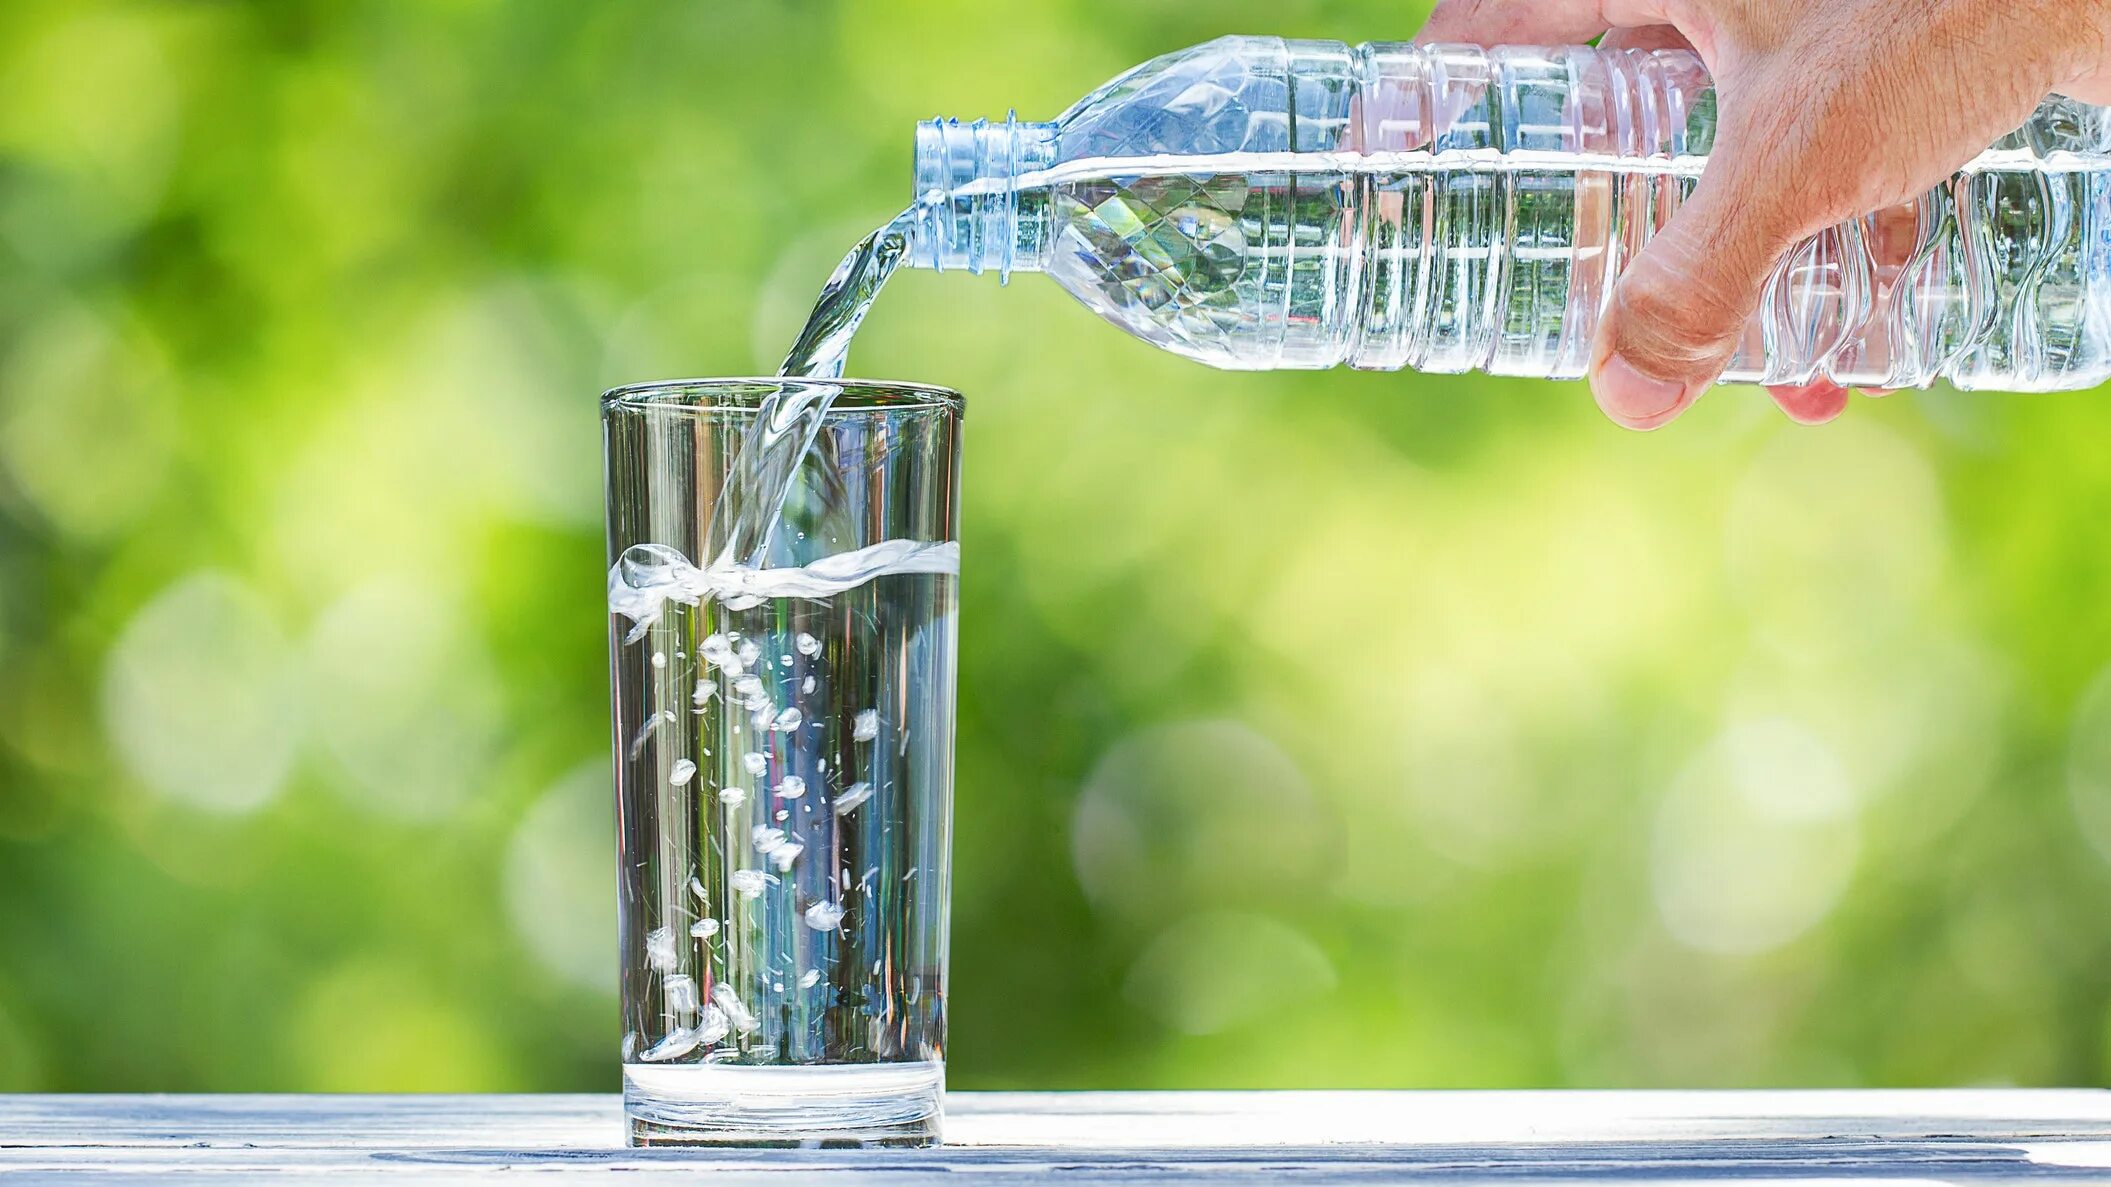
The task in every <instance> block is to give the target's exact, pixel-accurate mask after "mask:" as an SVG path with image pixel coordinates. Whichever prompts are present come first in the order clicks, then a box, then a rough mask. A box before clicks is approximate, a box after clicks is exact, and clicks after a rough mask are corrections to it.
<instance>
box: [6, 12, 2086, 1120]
mask: <svg viewBox="0 0 2111 1187" xmlns="http://www.w3.org/2000/svg"><path fill="white" fill-rule="evenodd" d="M1421 15H1422V13H1421V11H1420V10H1419V9H1418V8H1417V6H1415V5H1413V4H1397V3H1384V2H1380V0H1362V2H1350V0H1273V2H1271V3H1266V4H1263V3H1259V2H1256V0H1229V2H1224V3H1213V4H1199V3H1196V4H1172V3H1150V4H1139V3H1134V2H1133V0H1034V2H1032V3H1026V4H994V3H989V2H987V0H930V2H917V3H903V2H895V0H885V2H881V0H840V2H835V3H830V2H826V0H804V2H786V3H777V4H764V3H759V2H756V0H708V2H701V3H657V4H645V3H591V4H582V3H559V2H554V0H553V2H542V3H517V4H502V3H496V2H480V0H455V2H448V3H438V2H433V3H377V4H364V5H333V4H316V3H273V4H240V3H231V2H229V3H215V2H208V0H194V2H188V3H174V2H171V3H151V4H150V3H140V4H131V5H110V6H99V5H88V4H81V3H72V2H66V0H13V2H12V3H10V4H8V5H6V6H4V7H0V1089H5V1090H35V1089H113V1090H114V1089H289V1090H290V1089H310V1090H313V1089H463V1090H473V1089H609V1088H613V1087H614V1086H615V1084H616V1046H617V1023H616V1017H615V1009H614V1001H613V986H614V959H613V929H614V876H613V865H612V863H613V858H612V847H613V825H612V820H611V803H610V794H609V789H608V773H607V762H608V745H609V742H608V726H607V724H606V712H607V701H606V696H607V692H606V674H605V660H604V656H605V651H604V648H605V633H604V632H605V618H604V613H603V608H602V598H603V571H604V558H603V551H602V547H603V546H602V541H601V528H600V515H601V510H600V490H599V464H600V462H599V452H598V451H599V435H598V428H597V424H596V407H595V399H594V397H595V395H596V393H598V392H599V391H600V390H601V389H602V388H603V387H606V386H608V385H611V384H614V383H617V382H620V381H628V380H639V379H647V378H658V377H667V376H675V375H694V374H742V373H754V372H758V371H765V370H767V369H769V368H770V367H771V366H772V365H773V364H774V363H775V361H776V359H777V358H778V356H779V355H780V354H781V353H782V351H783V349H784V347H785V345H786V344H787V343H788V342H789V340H790V338H791V335H792V333H793V330H794V329H795V326H796V323H797V321H798V319H799V317H800V315H801V313H803V311H804V307H805V305H806V304H807V303H808V302H809V301H810V300H811V299H812V296H813V293H814V292H815V290H816V288H817V287H818V286H819V284H820V282H821V280H822V278H823V277H824V276H825V275H826V273H827V271H828V269H829V267H830V266H831V265H832V264H833V262H834V261H835V259H836V258H837V257H838V256H839V255H840V254H841V253H842V251H843V250H844V249H845V248H846V247H847V246H848V245H849V244H850V243H851V242H852V241H853V240H854V239H855V238H856V237H857V236H859V235H860V234H862V233H863V232H865V231H867V230H869V229H870V228H871V227H873V226H874V225H876V224H877V223H878V222H879V221H880V220H882V219H883V218H885V217H886V216H888V215H889V214H891V213H892V212H893V211H894V210H896V209H899V208H900V206H901V205H902V204H903V203H904V202H905V201H906V199H907V197H908V178H907V172H908V155H909V139H910V132H911V127H912V123H913V121H915V120H917V119H919V118H924V117H928V116H931V115H934V114H940V113H944V114H952V115H958V116H961V117H964V118H966V117H973V116H977V115H988V114H999V115H1001V114H1002V112H1003V111H1004V110H1005V109H1007V108H1009V107H1013V106H1016V107H1017V108H1018V109H1019V110H1020V112H1021V113H1023V114H1025V115H1027V116H1047V115H1052V114H1054V113H1055V112H1057V111H1059V110H1061V109H1062V108H1063V107H1065V106H1067V105H1068V104H1069V103H1070V102H1071V101H1072V100H1073V99H1074V98H1076V97H1077V96H1079V95H1080V94H1082V93H1083V92H1084V91H1086V90H1087V89H1089V88H1090V87H1092V86H1094V85H1096V84H1098V83H1099V82H1101V81H1102V80H1104V79H1105V78H1107V77H1109V76H1111V75H1113V74H1114V73H1116V72H1118V71H1120V70H1121V69H1123V68H1125V67H1127V66H1129V65H1131V64H1133V63H1135V62H1138V61H1141V60H1143V59H1145V58H1148V57H1151V56H1153V55H1155V54H1158V53H1161V52H1163V51H1166V50H1169V49H1173V48H1177V47H1180V46H1183V45H1186V44H1190V43H1193V42H1198V41H1202V40H1204V39H1207V38H1210V37H1213V36H1215V35H1218V34H1220V33H1225V32H1251V33H1281V34H1288V35H1299V36H1314V37H1336V38H1342V39H1346V40H1351V41H1355V40H1362V39H1367V38H1384V37H1404V36H1406V35H1408V34H1410V33H1411V32H1412V31H1413V29H1414V28H1415V27H1416V25H1417V24H1418V23H1419V21H1420V18H1421ZM868 324H869V329H868V331H867V332H866V333H865V334H864V335H863V337H862V338H861V341H860V345H859V347H858V349H857V351H856V352H854V354H853V359H852V371H853V373H856V374H867V375H874V376H880V377H888V378H902V379H917V380H925V381H931V382H937V383H944V384H949V385H952V386H955V387H957V388H959V389H961V390H963V391H964V392H966V393H967V394H968V401H969V404H968V406H969V415H968V421H967V424H968V431H967V482H966V492H967V493H966V507H967V518H966V526H965V548H966V556H967V558H968V559H967V564H966V570H965V574H966V575H965V581H964V606H963V619H962V621H963V627H962V632H961V657H962V665H963V675H962V683H961V690H960V711H961V720H962V728H961V732H960V759H959V769H960V779H959V797H958V842H957V878H956V894H955V901H956V908H955V919H956V921H957V924H956V928H955V933H954V954H955V962H954V980H953V1001H954V1010H955V1013H954V1042H953V1044H952V1049H951V1052H950V1055H951V1061H952V1071H953V1082H954V1084H955V1085H956V1086H958V1087H968V1088H978V1087H998V1086H1032V1087H1070V1086H1108V1087H1144V1086H1253V1085H1275V1086H1285V1087H1297V1086H1361V1085H1395V1086H1413V1085H1431V1086H1443V1085H1542V1084H1544V1085H1560V1084H1588V1085H1667V1086H1686V1085H1770V1084H1792V1083H1793V1084H1821V1085H1849V1084H1933V1083H1952V1082H1972V1083H1979V1082H2014V1083H2024V1084H2040V1083H2102V1082H2106V1080H2107V1079H2111V929H2107V928H2106V926H2105V919H2106V911H2107V908H2111V864H2107V859H2111V680H2107V679H2106V678H2105V676H2104V674H2105V673H2106V671H2107V665H2111V607H2107V595H2111V559H2107V557H2111V550H2107V544H2106V540H2105V525H2106V523H2107V520H2111V406H2107V404H2106V402H2105V400H2104V398H2103V396H2102V394H2101V393H2077V394H2071V395H2061V396H2046V397H2036V398H2010V397H1998V396H1991V397H1990V396H1978V397H1969V396H1960V395H1958V394H1956V393H1952V392H1947V391H1936V392H1931V393H1925V394H1920V395H1907V396H1900V397H1897V398H1893V399H1890V400H1887V401H1883V402H1880V403H1879V402H1870V401H1861V402H1858V403H1857V404H1856V405H1855V406H1854V407H1853V408H1852V409H1851V410H1850V411H1849V413H1848V414H1847V416H1846V417H1845V418H1844V419H1843V420H1842V421H1840V422H1839V423H1837V424H1835V425H1833V426H1831V427H1828V428H1825V429H1822V430H1807V429H1796V428H1793V427H1791V426H1789V425H1788V424H1786V422H1784V421H1783V419H1782V418H1781V417H1780V416H1779V415H1777V414H1776V413H1774V412H1772V411H1771V410H1770V408H1769V407H1768V406H1767V405H1766V403H1765V401H1764V400H1763V399H1762V398H1761V397H1760V396H1759V395H1758V394H1757V393H1756V392H1753V391H1750V390H1738V389H1727V390H1723V391H1720V392H1718V393H1717V394H1715V395H1714V396H1712V397H1710V398H1709V399H1708V400H1706V401H1705V402H1704V403H1703V404H1702V405H1701V406H1700V407H1699V408H1698V409H1697V410H1696V411H1695V412H1694V413H1693V414H1692V415H1690V416H1688V417H1687V418H1686V419H1685V420H1684V421H1682V422H1681V423H1680V424H1679V425H1677V426H1676V427H1675V428H1673V429H1671V430H1669V431H1667V432H1664V433H1660V434H1657V435H1654V436H1648V437H1643V436H1636V435H1630V434H1627V433H1624V432H1622V431H1620V430H1617V429H1615V428H1613V427H1611V426H1610V425H1608V424H1606V423H1604V422H1602V421H1601V420H1600V419H1599V417H1598V415H1597V414H1596V412H1595V411H1594V410H1593V409H1592V408H1591V406H1590V402H1589V400H1588V397H1587V396H1586V394H1585V391H1584V389H1583V388H1582V387H1580V386H1577V385H1552V384H1544V383H1528V382H1514V381H1506V380H1494V379H1488V378H1483V377H1440V376H1414V375H1373V374H1354V373H1340V374H1317V375H1313V374H1287V373H1286V374H1274V375H1225V374H1217V373H1213V372H1211V371H1208V370H1205V369H1202V368H1200V367H1197V366H1194V365H1191V364H1188V363H1184V362H1182V361H1180V360H1178V359H1175V358H1172V357H1170V356H1166V355H1161V354H1158V353H1155V352H1153V351H1152V350H1150V349H1149V348H1147V347H1145V346H1143V345H1141V344H1139V343H1136V342H1134V341H1131V340H1129V339H1128V338H1126V337H1124V336H1122V335H1121V334H1119V333H1117V332H1116V331H1114V330H1111V329H1109V328H1106V327H1104V326H1102V325H1100V324H1099V323H1098V322H1096V321H1095V320H1094V319H1093V318H1092V317H1091V316H1090V315H1088V314H1087V313H1085V312H1084V311H1083V310H1081V309H1079V308H1077V307H1076V306H1075V305H1074V304H1073V303H1072V302H1071V301H1070V300H1069V298H1067V297H1065V296H1064V295H1063V294H1062V293H1061V292H1059V291H1058V290H1057V289H1056V288H1055V287H1054V286H1053V285H1051V284H1048V283H1047V282H1046V281H1045V280H1042V279H1041V278H1037V277H1031V276H1027V277H1021V278H1019V280H1018V282H1017V283H1015V284H1013V285H1012V286H1010V287H1009V288H1007V289H1003V290H1001V291H1000V290H999V289H998V288H997V286H996V283H995V281H994V279H993V278H989V277H983V278H973V277H967V276H962V275H946V276H933V275H929V274H910V275H905V276H903V277H902V278H900V279H898V280H897V281H896V283H895V287H894V288H893V290H892V291H890V292H889V294H888V295H887V297H886V299H885V300H883V301H882V302H881V303H880V305H879V306H878V308H877V310H876V311H875V312H874V314H873V316H872V319H871V321H870V322H869V323H868Z"/></svg>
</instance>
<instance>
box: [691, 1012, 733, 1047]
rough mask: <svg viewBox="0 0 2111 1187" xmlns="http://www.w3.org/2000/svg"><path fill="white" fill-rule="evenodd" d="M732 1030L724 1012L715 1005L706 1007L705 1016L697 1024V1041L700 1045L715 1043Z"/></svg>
mask: <svg viewBox="0 0 2111 1187" xmlns="http://www.w3.org/2000/svg"><path fill="white" fill-rule="evenodd" d="M731 1029H732V1027H731V1026H730V1025H729V1024H728V1023H727V1021H726V1012H725V1011H724V1010H721V1009H719V1008H718V1007H717V1006H715V1005H712V1006H705V1007H704V1016H703V1017H702V1018H700V1019H698V1020H697V1023H696V1031H695V1034H696V1041H697V1042H699V1043H715V1042H717V1041H718V1040H720V1039H722V1038H725V1037H726V1032H727V1031H728V1030H731Z"/></svg>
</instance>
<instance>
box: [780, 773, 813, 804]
mask: <svg viewBox="0 0 2111 1187" xmlns="http://www.w3.org/2000/svg"><path fill="white" fill-rule="evenodd" d="M775 790H776V792H777V797H778V798H779V799H786V800H796V799H798V798H799V797H800V796H802V795H805V794H806V780H804V779H801V778H800V777H799V776H797V775H786V776H785V777H784V778H783V779H781V780H779V781H778V782H777V786H776V788H775Z"/></svg>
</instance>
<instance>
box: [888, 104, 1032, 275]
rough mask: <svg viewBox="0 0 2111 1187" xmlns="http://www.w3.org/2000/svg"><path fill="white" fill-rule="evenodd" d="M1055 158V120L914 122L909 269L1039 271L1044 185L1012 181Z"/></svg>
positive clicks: (1009, 273) (999, 273)
mask: <svg viewBox="0 0 2111 1187" xmlns="http://www.w3.org/2000/svg"><path fill="white" fill-rule="evenodd" d="M1055 158H1056V125H1054V124H1022V123H1020V122H1019V117H1018V116H1017V114H1014V115H1012V116H1011V117H1010V118H1009V119H1007V120H1006V121H1005V122H1004V123H1002V124H992V123H990V122H989V121H988V120H976V121H974V122H973V123H967V124H963V123H961V122H960V121H959V120H950V119H948V120H925V121H923V122H922V123H919V124H918V125H916V205H917V211H918V219H917V223H916V231H915V233H914V235H913V236H912V237H911V240H910V244H909V258H908V262H909V264H910V265H911V266H912V267H917V268H932V269H936V270H937V271H940V272H943V271H945V270H947V269H949V268H956V269H966V270H967V271H969V272H975V273H981V272H986V271H989V270H991V269H995V270H996V272H997V274H998V276H999V277H1001V278H1007V279H1008V278H1009V277H1010V276H1011V274H1012V273H1013V272H1020V271H1024V272H1039V271H1041V270H1042V269H1043V268H1045V267H1047V264H1048V256H1049V253H1050V251H1051V250H1052V249H1053V246H1054V244H1053V236H1052V235H1051V234H1050V219H1049V190H1048V187H1047V186H1041V185H1028V186H1026V187H1024V188H1021V187H1020V186H1019V185H1018V184H1017V182H1018V179H1020V178H1022V177H1025V176H1027V175H1029V174H1032V173H1035V172H1037V171H1039V170H1043V169H1046V168H1048V167H1049V166H1050V165H1053V164H1054V163H1055Z"/></svg>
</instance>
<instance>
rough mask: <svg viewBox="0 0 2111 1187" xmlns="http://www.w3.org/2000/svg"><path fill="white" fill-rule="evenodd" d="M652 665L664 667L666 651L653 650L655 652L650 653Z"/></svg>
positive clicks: (665, 664)
mask: <svg viewBox="0 0 2111 1187" xmlns="http://www.w3.org/2000/svg"><path fill="white" fill-rule="evenodd" d="M652 666H653V667H655V668H664V667H666V666H667V653H666V652H664V651H655V652H653V653H652Z"/></svg>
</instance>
